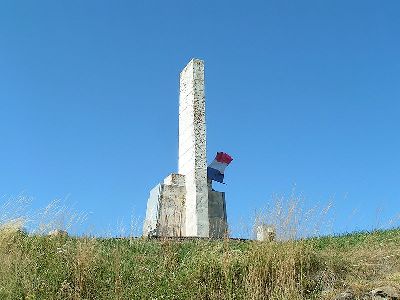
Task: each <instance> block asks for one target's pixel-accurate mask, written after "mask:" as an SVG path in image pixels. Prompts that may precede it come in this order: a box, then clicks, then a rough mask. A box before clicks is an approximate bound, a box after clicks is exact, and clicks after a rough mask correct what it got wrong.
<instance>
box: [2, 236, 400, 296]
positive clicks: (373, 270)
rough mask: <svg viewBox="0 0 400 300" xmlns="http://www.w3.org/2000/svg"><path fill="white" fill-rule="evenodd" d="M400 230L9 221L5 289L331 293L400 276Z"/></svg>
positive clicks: (20, 292)
mask: <svg viewBox="0 0 400 300" xmlns="http://www.w3.org/2000/svg"><path fill="white" fill-rule="evenodd" d="M399 245H400V231H399V230H389V231H376V232H372V233H355V234H349V235H345V236H340V237H323V238H315V239H308V240H303V241H296V242H281V243H280V242H273V243H259V242H252V241H246V242H241V241H231V240H223V241H205V240H194V241H181V242H178V241H171V240H165V241H158V240H142V239H99V238H69V237H43V236H27V235H25V234H23V233H20V232H12V231H8V230H3V231H0V299H332V297H333V295H335V294H337V293H338V291H343V290H346V289H348V288H351V289H353V290H354V291H355V292H356V293H358V294H362V293H364V292H365V291H367V290H369V289H370V288H373V287H376V286H377V285H385V284H390V285H397V284H399V283H400V247H399Z"/></svg>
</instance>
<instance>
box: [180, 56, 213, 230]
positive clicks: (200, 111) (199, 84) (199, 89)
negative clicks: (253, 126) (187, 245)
mask: <svg viewBox="0 0 400 300" xmlns="http://www.w3.org/2000/svg"><path fill="white" fill-rule="evenodd" d="M205 113H206V111H205V93H204V62H203V61H202V60H199V59H192V60H191V61H190V62H189V63H188V65H187V66H186V67H185V68H184V69H183V71H182V72H181V74H180V94H179V162H178V173H179V174H182V175H185V184H186V202H185V215H186V226H185V227H186V232H185V234H186V236H199V237H208V236H209V231H210V229H209V220H208V188H207V159H206V121H205Z"/></svg>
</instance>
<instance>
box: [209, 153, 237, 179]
mask: <svg viewBox="0 0 400 300" xmlns="http://www.w3.org/2000/svg"><path fill="white" fill-rule="evenodd" d="M232 160H233V158H232V157H231V156H230V155H229V154H227V153H224V152H217V156H215V159H214V160H213V161H212V163H211V164H210V165H209V166H208V168H207V177H208V179H211V180H214V181H218V182H220V183H223V182H224V172H225V168H226V167H227V166H228V165H229V164H230V163H231V161H232Z"/></svg>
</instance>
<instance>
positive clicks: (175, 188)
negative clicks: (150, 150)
mask: <svg viewBox="0 0 400 300" xmlns="http://www.w3.org/2000/svg"><path fill="white" fill-rule="evenodd" d="M206 146H207V143H206V103H205V92H204V62H203V61H202V60H199V59H192V60H191V61H190V62H189V63H188V64H187V66H186V67H185V68H184V69H183V70H182V72H181V74H180V93H179V155H178V173H173V174H170V175H169V176H168V177H166V178H165V179H164V181H163V182H162V183H160V184H158V185H157V186H156V187H154V188H153V189H152V190H151V191H150V195H149V199H148V202H147V210H146V219H145V221H144V224H143V235H144V236H159V237H162V236H165V237H171V236H192V237H214V238H221V237H223V236H224V235H226V234H227V229H228V227H227V216H226V204H225V193H223V192H217V191H214V190H213V189H212V182H211V180H208V179H207V156H206Z"/></svg>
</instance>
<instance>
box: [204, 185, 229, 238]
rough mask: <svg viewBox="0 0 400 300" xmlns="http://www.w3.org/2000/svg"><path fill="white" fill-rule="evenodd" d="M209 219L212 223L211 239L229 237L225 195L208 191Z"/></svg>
mask: <svg viewBox="0 0 400 300" xmlns="http://www.w3.org/2000/svg"><path fill="white" fill-rule="evenodd" d="M208 218H209V222H210V237H211V238H223V237H227V236H228V223H227V216H226V203H225V193H224V192H217V191H214V190H209V191H208Z"/></svg>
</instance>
